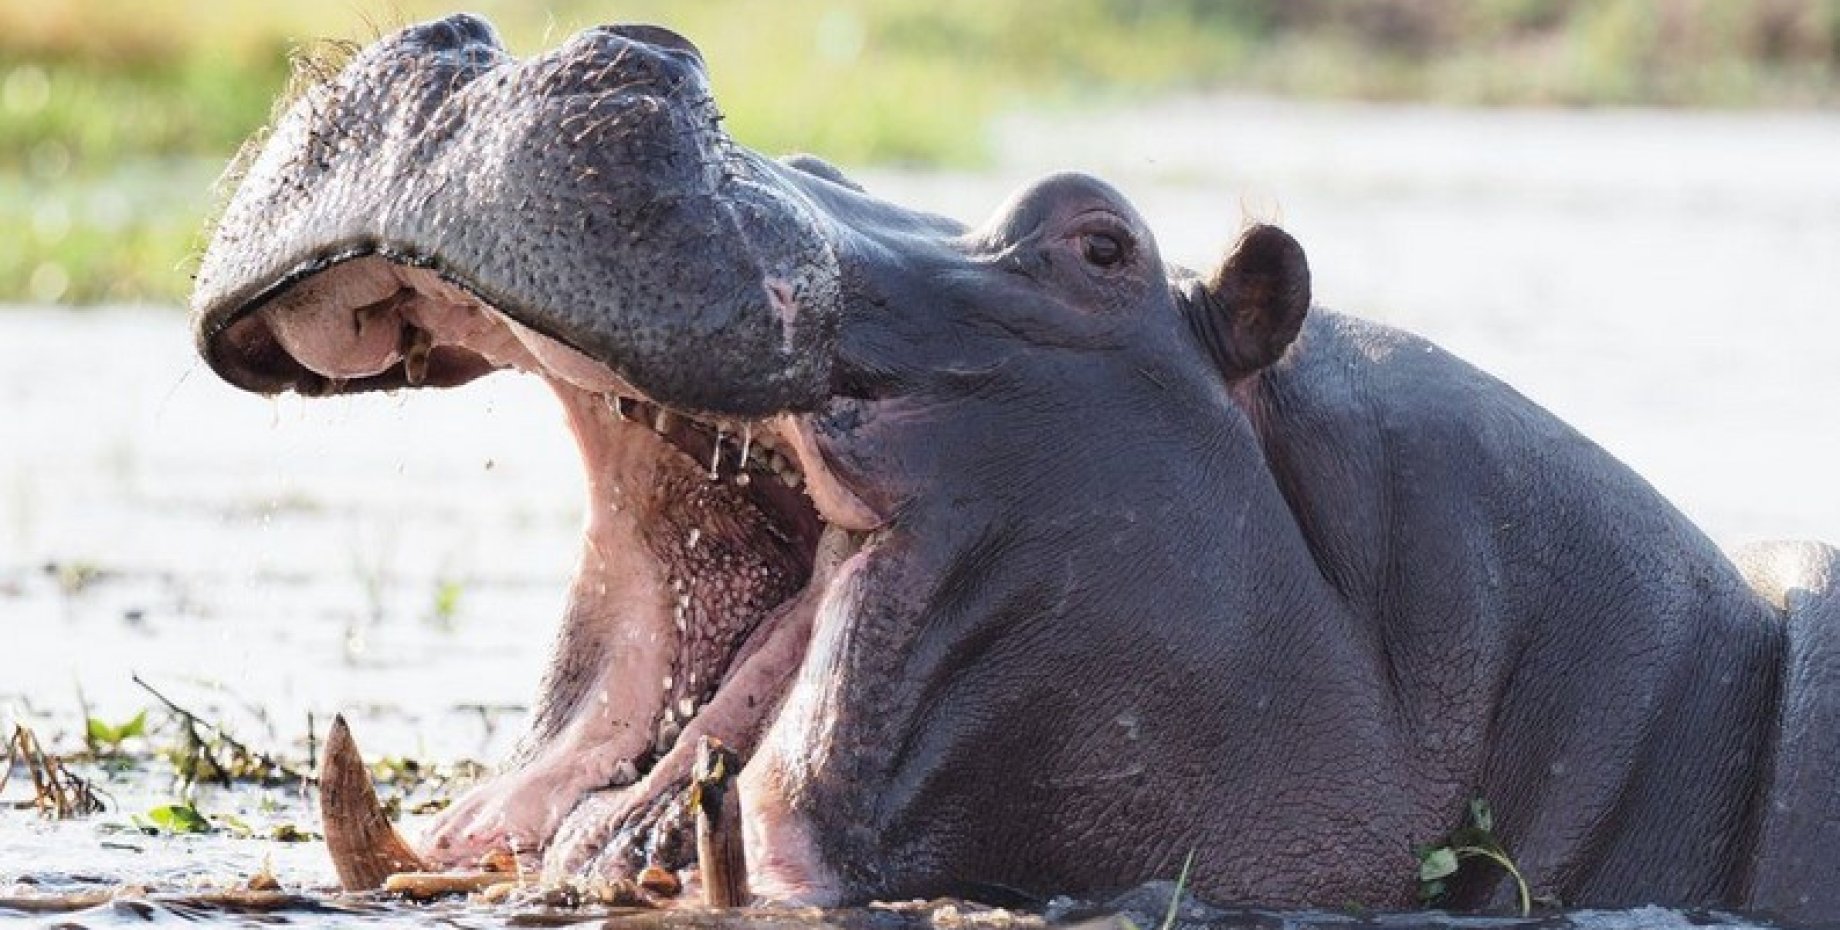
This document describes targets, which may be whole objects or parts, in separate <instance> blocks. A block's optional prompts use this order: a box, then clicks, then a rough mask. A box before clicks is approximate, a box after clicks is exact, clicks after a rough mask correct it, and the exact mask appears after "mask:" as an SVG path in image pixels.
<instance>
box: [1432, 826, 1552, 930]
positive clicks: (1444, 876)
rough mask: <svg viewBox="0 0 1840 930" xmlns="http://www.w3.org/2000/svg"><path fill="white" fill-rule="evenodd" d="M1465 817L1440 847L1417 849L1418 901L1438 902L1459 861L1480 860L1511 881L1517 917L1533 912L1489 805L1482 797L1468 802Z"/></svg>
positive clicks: (1457, 867)
mask: <svg viewBox="0 0 1840 930" xmlns="http://www.w3.org/2000/svg"><path fill="white" fill-rule="evenodd" d="M1468 814H1469V821H1468V823H1466V824H1464V825H1463V826H1461V827H1458V828H1457V829H1455V830H1452V831H1451V833H1450V836H1449V837H1448V838H1447V839H1446V840H1445V841H1444V843H1443V845H1440V846H1421V847H1419V848H1418V850H1417V852H1418V897H1419V900H1421V901H1425V902H1427V903H1430V902H1435V901H1438V900H1440V899H1441V898H1443V897H1444V893H1445V892H1446V891H1448V890H1449V886H1448V880H1449V879H1450V877H1451V876H1453V875H1455V874H1457V871H1458V870H1459V869H1461V868H1462V860H1464V859H1484V860H1487V861H1489V862H1492V863H1494V864H1496V865H1497V866H1500V867H1501V868H1502V870H1503V871H1505V872H1507V873H1508V875H1509V876H1511V877H1512V878H1513V879H1514V885H1515V888H1516V890H1517V891H1518V892H1519V894H1520V913H1521V916H1522V917H1526V916H1528V915H1529V914H1531V913H1533V901H1532V899H1531V897H1530V896H1529V893H1528V889H1527V879H1526V878H1525V877H1523V876H1522V875H1521V870H1520V868H1519V867H1518V866H1516V865H1515V864H1514V857H1512V856H1510V855H1508V850H1507V847H1505V846H1503V845H1502V842H1501V840H1500V839H1498V838H1496V836H1495V812H1494V811H1493V810H1492V809H1490V807H1489V802H1488V801H1486V800H1484V799H1482V798H1473V799H1471V800H1470V802H1469V810H1468Z"/></svg>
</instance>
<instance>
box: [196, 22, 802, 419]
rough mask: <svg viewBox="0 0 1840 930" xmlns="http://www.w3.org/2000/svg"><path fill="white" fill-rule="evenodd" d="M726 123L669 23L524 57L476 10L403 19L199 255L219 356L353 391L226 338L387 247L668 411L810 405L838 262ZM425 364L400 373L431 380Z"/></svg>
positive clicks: (275, 149) (287, 384)
mask: <svg viewBox="0 0 1840 930" xmlns="http://www.w3.org/2000/svg"><path fill="white" fill-rule="evenodd" d="M718 120H719V114H718V113H717V111H716V109H715V107H714V105H713V103H712V102H711V99H710V95H709V89H708V82H707V77H706V75H705V73H704V70H703V65H702V62H701V60H700V58H698V56H697V55H696V53H695V50H694V49H693V48H691V47H690V46H689V45H688V43H686V42H683V41H682V40H681V39H679V38H677V37H675V36H673V35H670V34H669V33H666V32H664V31H662V30H657V29H644V28H638V27H608V28H601V29H594V30H589V31H586V32H583V33H581V34H580V35H577V36H576V37H574V38H573V39H571V40H570V41H569V42H567V43H565V44H564V45H563V46H562V47H560V48H558V49H557V50H555V51H554V52H551V53H548V54H545V55H542V56H539V57H536V58H533V59H530V60H526V61H519V60H517V59H514V58H512V57H511V56H510V55H508V54H507V53H506V52H505V51H504V49H503V48H502V47H501V46H500V45H499V43H498V40H497V37H496V36H494V35H493V33H492V30H491V27H489V26H488V25H486V24H485V23H484V22H483V21H481V20H478V19H475V18H473V17H469V16H455V17H450V18H449V19H446V20H442V21H439V22H435V23H430V24H426V25H422V26H417V27H413V28H410V29H406V30H403V31H402V32H399V33H397V34H395V35H393V36H390V37H388V38H385V39H383V40H381V41H379V42H378V43H376V44H374V45H372V46H371V47H369V48H368V49H366V50H365V51H364V52H363V53H361V54H360V55H359V56H358V57H357V58H355V59H354V60H353V61H352V62H351V63H350V64H349V65H348V66H347V67H346V68H345V69H344V70H343V71H342V72H340V74H339V75H338V76H337V77H336V78H335V79H333V80H331V81H329V82H327V83H325V84H322V85H319V86H317V87H314V88H312V89H310V90H308V91H307V92H306V93H305V94H303V95H302V96H301V97H300V98H299V99H298V100H296V101H295V103H294V104H293V105H292V106H291V107H290V108H289V109H288V110H287V111H286V113H285V114H284V115H283V116H282V117H281V118H280V119H279V120H278V122H277V123H276V125H275V127H274V131H273V133H272V135H271V136H270V137H269V139H268V141H267V142H266V144H265V145H264V146H263V148H262V151H261V153H260V154H259V155H258V156H257V157H256V158H255V159H254V160H253V161H252V162H251V163H250V168H249V171H248V173H247V175H246V176H245V177H244V178H243V180H242V182H241V183H240V185H239V187H238V189H237V191H236V193H235V195H234V197H233V198H232V200H231V201H230V203H229V204H228V206H227V208H226V210H225V212H224V215H223V218H222V220H221V222H220V224H219V226H218V229H217V232H216V235H215V237H214V239H213V241H212V243H211V245H210V247H209V248H208V250H207V252H206V254H205V256H204V259H203V262H202V264H201V266H200V268H199V272H198V279H197V288H196V291H195V293H194V295H193V309H194V313H195V319H194V327H195V330H196V335H197V339H198V341H199V344H200V349H201V350H202V352H203V354H204V357H205V358H206V360H207V361H208V362H209V363H210V364H211V366H212V367H213V368H214V369H215V370H217V371H218V373H219V374H221V375H223V376H224V377H225V378H226V379H227V380H229V381H231V382H232V383H235V384H238V385H240V386H243V387H246V388H249V389H251V390H256V391H261V392H264V393H271V392H278V391H282V390H287V389H290V388H292V389H295V390H299V391H301V392H302V393H309V394H320V393H327V392H328V391H329V390H336V389H338V387H339V386H338V385H331V386H330V387H329V386H328V384H327V383H326V382H325V380H324V379H322V378H319V377H318V376H316V375H315V374H314V373H313V372H311V371H309V370H306V369H305V368H303V367H301V366H299V365H293V364H288V363H287V361H286V353H280V352H269V353H265V354H263V353H258V354H256V355H253V356H252V355H251V354H250V353H247V352H243V351H238V349H239V346H235V345H228V344H226V340H225V338H224V337H225V334H226V333H227V332H229V331H230V329H231V328H232V327H233V325H234V324H236V323H237V322H238V321H239V320H241V319H243V318H245V317H246V316H247V315H249V313H250V312H251V311H253V310H255V309H258V308H260V307H261V306H263V305H264V304H267V303H269V302H270V301H271V299H272V298H274V297H276V296H277V295H280V294H282V293H284V292H287V291H290V290H293V289H295V288H296V285H299V284H302V283H303V282H304V281H306V280H308V279H311V278H313V277H315V276H317V275H318V274H319V273H320V272H323V271H326V270H327V269H331V268H334V267H337V266H339V265H342V264H344V263H347V262H349V261H351V260H353V259H358V258H363V257H365V256H380V257H382V258H385V259H389V260H391V261H393V262H395V263H398V264H401V265H410V266H415V267H422V268H428V269H431V270H432V271H433V272H435V273H436V274H438V275H439V276H440V277H441V278H443V279H445V280H447V281H449V282H451V283H452V284H455V285H457V286H459V287H460V288H462V289H463V290H465V291H467V292H469V293H471V294H472V295H474V296H475V297H476V298H478V299H479V300H480V301H482V302H483V303H485V304H487V305H489V306H491V307H493V308H495V309H497V310H498V311H500V312H502V313H504V314H506V315H507V316H509V317H511V318H513V319H515V320H517V321H518V322H520V323H522V324H523V325H525V326H528V327H530V328H531V329H533V330H536V331H538V332H540V333H543V334H544V335H546V336H550V337H554V338H556V339H558V340H560V341H562V342H564V343H566V344H568V345H570V346H573V347H574V348H576V349H578V350H580V351H581V352H583V353H585V354H586V355H588V356H589V357H591V358H593V359H594V360H595V361H597V362H599V363H600V364H602V365H605V366H606V367H607V368H608V369H610V370H611V371H613V372H614V373H615V374H616V375H618V376H619V377H621V378H622V379H624V380H625V381H627V382H628V383H630V384H633V385H636V386H637V387H638V388H639V389H641V390H642V391H643V392H644V393H645V394H646V395H648V396H650V397H651V398H653V399H655V400H658V401H659V402H661V403H666V404H669V405H670V406H672V407H675V408H678V409H683V410H691V411H698V412H702V413H708V414H717V415H730V416H749V417H753V416H761V415H765V414H769V413H775V412H780V411H786V410H797V409H809V408H811V407H813V406H814V405H815V404H816V403H818V401H819V400H820V399H821V398H822V396H823V393H824V390H825V389H826V388H827V386H828V364H829V361H828V360H829V358H830V355H831V352H830V348H831V343H832V342H833V340H834V336H835V328H836V327H835V316H836V305H837V296H836V293H837V280H838V270H837V268H838V266H837V258H836V255H835V253H834V251H833V250H832V248H831V245H830V243H829V241H828V239H827V237H826V235H825V234H824V233H823V230H822V228H821V226H820V224H819V222H818V220H817V219H816V218H815V217H814V215H813V213H812V211H811V209H810V208H809V206H808V205H807V204H806V202H805V201H804V199H803V198H802V197H801V196H799V195H798V194H797V192H796V191H795V190H793V189H792V188H790V187H788V186H787V185H786V184H784V183H783V182H782V181H780V180H778V179H779V177H780V175H779V174H778V169H777V167H776V166H775V165H773V163H771V162H769V161H767V160H766V159H762V158H760V157H759V156H756V155H754V154H753V153H751V152H747V151H746V150H744V149H741V148H739V147H738V146H735V145H734V144H733V143H732V142H731V141H730V140H729V139H728V138H727V136H726V135H725V134H724V133H723V132H722V131H721V129H720V127H719V124H718ZM388 298H389V295H387V294H386V295H382V296H381V297H380V298H379V299H380V300H387V299H388ZM346 309H348V310H349V309H357V307H356V306H353V307H347V308H346ZM410 360H411V361H410V366H409V367H406V368H402V369H399V371H401V374H400V375H399V376H398V377H397V378H396V379H395V381H394V382H393V383H415V382H418V381H420V380H422V378H420V377H418V375H420V374H421V372H419V371H416V370H412V369H413V364H414V362H415V360H417V356H414V355H411V356H410ZM420 361H424V362H425V361H426V359H425V358H421V359H420ZM475 374H477V372H475ZM389 383H392V382H391V381H390V379H387V378H386V379H378V380H375V381H373V382H371V383H370V385H369V386H388V384H389Z"/></svg>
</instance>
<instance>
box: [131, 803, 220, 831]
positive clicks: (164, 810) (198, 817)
mask: <svg viewBox="0 0 1840 930" xmlns="http://www.w3.org/2000/svg"><path fill="white" fill-rule="evenodd" d="M147 819H148V820H150V821H152V822H153V824H154V825H155V826H157V827H159V828H161V829H163V830H165V831H166V832H168V833H209V832H211V821H209V820H207V819H205V816H204V815H203V814H200V813H198V809H197V808H195V807H193V806H191V805H190V804H167V805H165V806H163V807H156V808H154V809H153V810H150V811H148V812H147Z"/></svg>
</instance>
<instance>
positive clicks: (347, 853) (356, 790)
mask: <svg viewBox="0 0 1840 930" xmlns="http://www.w3.org/2000/svg"><path fill="white" fill-rule="evenodd" d="M319 815H320V828H321V830H322V831H324V833H325V834H326V851H327V852H328V853H330V854H331V855H332V867H333V869H335V870H336V871H337V872H338V873H339V884H340V885H343V886H344V888H345V890H346V891H370V890H372V889H374V888H381V887H383V883H384V880H385V879H387V878H389V877H390V876H391V875H394V874H396V873H398V872H425V871H427V866H425V865H423V864H422V860H421V857H420V856H417V855H416V854H415V850H413V849H410V848H409V844H408V843H406V842H404V841H403V838H402V836H401V835H399V834H398V833H397V832H396V828H395V827H394V826H392V825H391V824H390V818H389V817H388V816H386V815H385V814H384V813H383V805H382V804H379V803H377V791H376V789H374V788H372V787H371V773H370V770H369V769H366V768H365V767H364V760H362V759H360V758H359V757H358V744H357V743H355V742H352V739H351V728H349V727H347V726H346V725H345V717H344V715H340V716H337V717H334V718H333V719H332V730H331V732H329V733H327V734H326V755H325V757H324V758H323V759H322V760H321V762H320V766H319Z"/></svg>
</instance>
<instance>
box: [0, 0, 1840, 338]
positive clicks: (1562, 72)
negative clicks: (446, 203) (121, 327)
mask: <svg viewBox="0 0 1840 930" xmlns="http://www.w3.org/2000/svg"><path fill="white" fill-rule="evenodd" d="M456 6H458V7H464V8H470V9H475V10H478V11H479V12H482V13H485V14H486V15H487V16H489V17H490V18H491V19H492V20H493V21H494V22H495V23H496V24H497V25H498V26H499V27H500V29H501V31H502V33H503V34H504V36H505V38H506V40H507V43H508V44H509V45H510V46H511V48H512V49H513V50H514V51H517V52H522V53H530V52H535V51H538V50H540V49H542V48H545V47H547V46H549V45H552V44H554V43H555V42H556V41H558V40H560V39H561V38H562V37H563V36H566V35H567V34H569V33H570V32H573V31H574V30H575V29H578V28H580V27H582V26H586V25H591V24H594V23H597V22H601V21H604V20H607V19H610V18H614V17H618V18H620V19H625V20H638V21H653V22H662V23H665V24H667V25H671V26H673V27H675V28H677V29H678V30H679V31H681V32H683V33H684V34H685V35H687V36H689V37H690V38H691V39H692V40H693V41H695V42H696V43H697V44H698V45H699V46H700V47H701V48H702V49H703V51H704V53H705V55H706V57H707V58H708V59H709V61H710V63H711V67H712V69H713V80H714V83H715V89H716V94H717V99H718V101H719V102H720V104H721V105H722V107H723V110H724V112H725V113H726V114H727V116H728V118H729V126H730V128H731V130H732V131H733V132H734V134H735V135H736V136H737V137H738V138H739V139H740V140H741V141H743V142H744V143H746V144H748V145H751V146H753V147H755V148H758V149H761V150H763V151H768V152H781V151H794V150H802V151H811V152H815V153H817V154H820V155H823V156H825V157H827V158H830V159H832V160H834V161H839V162H843V163H850V164H862V163H880V164H891V163H892V164H924V165H943V166H954V167H974V166H977V165H979V164H981V163H982V162H983V161H984V160H985V159H986V158H987V150H986V140H985V127H986V125H987V124H988V123H989V121H990V119H991V117H992V116H994V115H995V114H998V113H1001V112H1003V111H1005V110H1008V109H1013V108H1019V107H1024V106H1029V107H1042V106H1049V107H1077V106H1085V105H1091V104H1094V103H1113V102H1117V101H1121V100H1128V99H1131V98H1132V97H1134V96H1140V95H1143V94H1150V93H1164V92H1170V91H1181V90H1195V89H1204V88H1232V89H1237V90H1243V91H1251V92H1264V93H1277V94H1288V95H1296V96H1303V97H1335V98H1363V99H1415V100H1436V101H1446V102H1455V103H1470V104H1507V103H1514V104H1527V103H1531V104H1552V105H1599V104H1640V105H1710V106H1726V107H1739V106H1783V105H1790V106H1807V105H1816V106H1826V105H1832V104H1833V103H1835V102H1836V100H1840V0H1779V2H1772V3H1768V4H1765V3H1732V2H1727V0H1058V2H1056V3H1054V4H1052V5H1043V4H1036V3H1023V2H1005V0H881V2H878V3H875V4H846V3H840V2H832V0H823V2H820V0H705V2H683V0H680V2H666V0H618V2H614V0H605V2H599V0H597V2H587V0H560V2H554V3H551V4H549V5H548V6H547V8H546V9H537V8H536V4H532V3H527V2H513V0H469V2H467V3H459V4H456V3H453V2H451V0H449V2H430V0H392V2H391V3H389V4H388V5H385V4H381V3H372V2H370V0H355V2H351V3H340V4H280V3H272V2H269V0H218V2H210V0H165V2H155V3H146V2H129V0H66V2H62V3H58V2H39V3H30V2H19V3H9V4H6V5H4V6H0V227H3V228H6V229H8V230H9V231H10V233H9V236H8V238H9V240H10V242H11V243H12V244H13V245H14V246H15V247H13V248H8V249H5V250H0V300H10V301H35V302H67V303H95V302H105V301H108V302H113V301H141V300H154V301H178V300H182V299H183V297H184V295H185V293H186V291H187V290H188V285H189V282H188V279H187V272H188V271H189V262H190V260H191V256H193V255H194V254H195V252H196V250H197V246H198V234H199V229H200V226H201V224H202V223H203V222H204V218H205V217H206V216H208V215H209V213H210V212H211V210H212V208H213V207H214V205H215V203H216V199H217V198H216V195H215V194H214V193H213V191H212V185H211V180H212V179H213V177H214V176H215V174H216V172H217V171H218V169H219V168H220V167H221V165H222V164H223V163H224V162H225V161H226V160H227V159H228V157H229V156H230V155H231V154H232V153H233V152H234V151H235V150H236V147H237V145H238V144H239V142H240V140H242V139H244V138H245V137H247V136H248V135H249V134H250V133H251V132H253V131H254V130H256V129H257V128H259V127H260V126H261V125H262V124H263V123H264V122H266V120H267V118H268V114H269V108H270V101H272V100H273V99H274V98H275V96H276V95H277V94H278V93H279V92H280V91H281V90H282V89H283V88H284V87H285V86H286V84H287V82H288V80H289V74H290V70H289V69H290V66H289V60H288V59H289V51H290V49H293V48H296V47H298V46H300V45H302V44H306V43H311V42H313V41H314V40H317V39H321V38H334V39H351V40H357V41H365V40H368V39H370V38H372V37H374V36H376V35H377V34H379V33H381V32H384V31H387V30H389V29H391V28H394V27H395V26H397V25H399V24H401V23H404V22H408V21H414V20H418V19H423V18H427V17H430V16H434V15H438V14H440V13H443V12H445V11H447V10H448V9H451V8H454V7H456ZM366 11H369V12H368V16H367V12H366Z"/></svg>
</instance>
